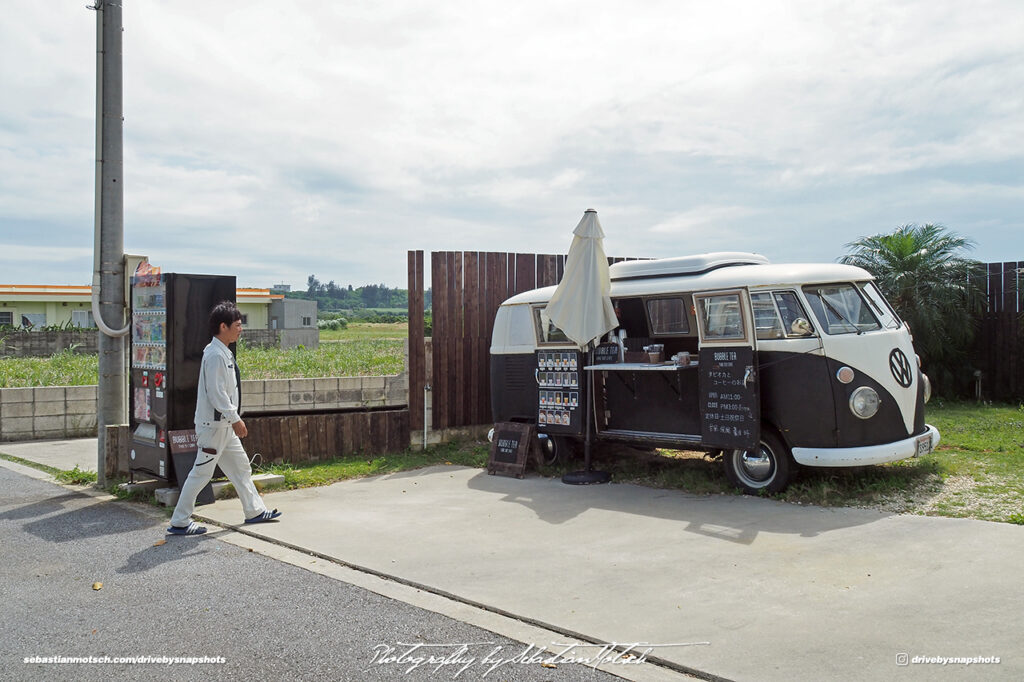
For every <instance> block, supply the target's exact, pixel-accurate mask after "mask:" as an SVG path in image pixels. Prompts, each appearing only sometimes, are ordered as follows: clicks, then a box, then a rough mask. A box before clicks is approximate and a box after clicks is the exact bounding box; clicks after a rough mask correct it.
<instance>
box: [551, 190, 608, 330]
mask: <svg viewBox="0 0 1024 682" xmlns="http://www.w3.org/2000/svg"><path fill="white" fill-rule="evenodd" d="M573 235H574V236H573V239H572V245H571V246H570V247H569V255H568V257H567V258H566V259H565V274H564V275H562V281H561V282H559V283H558V288H557V289H555V293H554V295H552V296H551V301H550V302H548V305H547V308H546V309H545V310H544V316H545V317H547V318H548V320H550V321H551V322H552V323H553V324H554V325H555V326H556V327H558V328H559V329H561V330H562V331H563V332H564V333H565V335H566V336H567V337H569V338H570V339H572V340H573V341H574V342H575V343H577V344H578V345H579V346H580V348H582V349H584V350H586V349H587V347H588V346H589V345H590V343H591V342H592V341H594V340H595V339H599V338H600V337H601V336H603V335H604V334H606V333H608V332H610V331H611V330H612V329H615V328H616V327H617V326H619V320H618V318H616V317H615V309H614V308H613V307H612V299H611V290H612V284H611V279H610V277H609V275H608V258H607V256H605V255H604V244H603V241H604V230H602V229H601V222H600V221H599V220H598V219H597V211H595V210H594V209H592V208H588V209H587V211H586V212H585V213H584V214H583V218H582V219H581V220H580V223H579V225H577V226H576V229H575V230H573ZM546 326H547V325H545V327H546Z"/></svg>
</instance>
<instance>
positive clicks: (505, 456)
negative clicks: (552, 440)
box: [487, 422, 535, 478]
mask: <svg viewBox="0 0 1024 682" xmlns="http://www.w3.org/2000/svg"><path fill="white" fill-rule="evenodd" d="M534 440H535V438H534V432H533V424H521V423H517V422H501V423H500V424H495V425H494V438H493V440H492V441H491V456H490V459H489V460H488V462H487V473H489V474H507V475H510V476H515V477H516V478H522V477H523V472H525V471H526V456H527V454H528V453H529V452H530V448H531V446H532V445H533V441H534Z"/></svg>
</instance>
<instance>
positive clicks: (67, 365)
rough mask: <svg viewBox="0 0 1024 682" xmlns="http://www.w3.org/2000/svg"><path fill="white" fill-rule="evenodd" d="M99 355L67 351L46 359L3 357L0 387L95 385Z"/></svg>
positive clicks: (0, 370)
mask: <svg viewBox="0 0 1024 682" xmlns="http://www.w3.org/2000/svg"><path fill="white" fill-rule="evenodd" d="M98 382H99V356H98V355H96V354H95V353H92V354H89V353H81V354H80V353H73V352H71V351H70V350H64V351H61V352H60V353H56V354H54V355H51V356H50V357H45V358H0V388H27V387H31V386H95V385H96V384H97V383H98Z"/></svg>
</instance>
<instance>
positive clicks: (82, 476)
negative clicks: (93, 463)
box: [54, 464, 98, 485]
mask: <svg viewBox="0 0 1024 682" xmlns="http://www.w3.org/2000/svg"><path fill="white" fill-rule="evenodd" d="M54 478H56V479H57V480H58V481H60V482H61V483H71V484H73V485H91V484H93V483H96V480H97V478H98V476H97V474H96V472H95V471H82V470H81V469H79V468H78V465H77V464H76V465H75V468H74V469H72V470H71V471H58V472H57V473H56V474H55V475H54Z"/></svg>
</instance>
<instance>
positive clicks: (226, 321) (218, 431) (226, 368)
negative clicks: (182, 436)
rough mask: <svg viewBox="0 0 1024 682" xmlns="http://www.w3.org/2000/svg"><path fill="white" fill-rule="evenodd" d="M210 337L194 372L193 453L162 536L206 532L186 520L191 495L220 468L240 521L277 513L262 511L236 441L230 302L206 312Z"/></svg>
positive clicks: (236, 322)
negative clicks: (234, 495)
mask: <svg viewBox="0 0 1024 682" xmlns="http://www.w3.org/2000/svg"><path fill="white" fill-rule="evenodd" d="M210 333H211V334H212V335H213V339H212V340H211V341H210V343H209V344H208V345H207V346H206V349H205V350H203V362H202V365H201V366H200V369H199V395H198V397H197V400H196V419H195V421H196V441H197V445H198V447H199V451H198V452H197V454H196V463H195V465H194V466H193V467H192V471H190V472H189V474H188V477H187V478H186V479H185V482H184V484H183V485H182V486H181V494H180V495H179V496H178V504H177V505H176V506H175V507H174V515H173V516H171V526H170V527H169V528H168V529H167V532H168V533H173V534H174V535H201V534H203V533H205V532H206V528H205V527H203V526H200V525H199V524H197V523H196V522H195V521H193V520H192V512H193V511H194V510H195V506H196V496H197V495H199V492H200V491H201V490H202V489H203V488H204V487H206V484H207V483H209V482H210V479H211V478H212V477H213V472H214V469H216V468H217V465H218V464H219V465H220V468H221V470H222V471H223V472H224V473H225V474H226V475H227V477H228V479H229V480H230V481H231V484H232V485H233V486H234V487H235V491H236V492H237V493H238V499H239V500H240V501H241V502H242V510H243V511H244V513H245V522H246V523H263V522H265V521H272V520H274V519H276V518H277V517H279V516H280V515H281V512H279V511H277V510H276V509H275V510H274V511H267V508H266V506H265V505H264V504H263V500H262V499H261V498H260V495H259V493H258V492H257V491H256V486H255V485H254V484H253V482H252V469H251V468H250V466H249V457H248V456H247V455H246V454H245V448H243V447H242V441H241V440H239V439H240V438H245V436H246V434H248V432H249V431H248V429H246V428H245V422H244V421H242V418H241V417H240V416H239V415H238V407H239V397H240V393H239V387H240V384H241V377H240V375H239V372H238V366H237V364H236V363H235V356H234V355H233V354H232V353H231V349H230V348H228V345H229V344H232V343H234V342H235V341H238V337H240V336H241V335H242V314H241V313H240V312H238V308H237V307H236V306H235V304H234V303H232V302H231V301H224V302H222V303H218V304H217V305H216V306H214V308H213V310H212V311H210Z"/></svg>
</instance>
